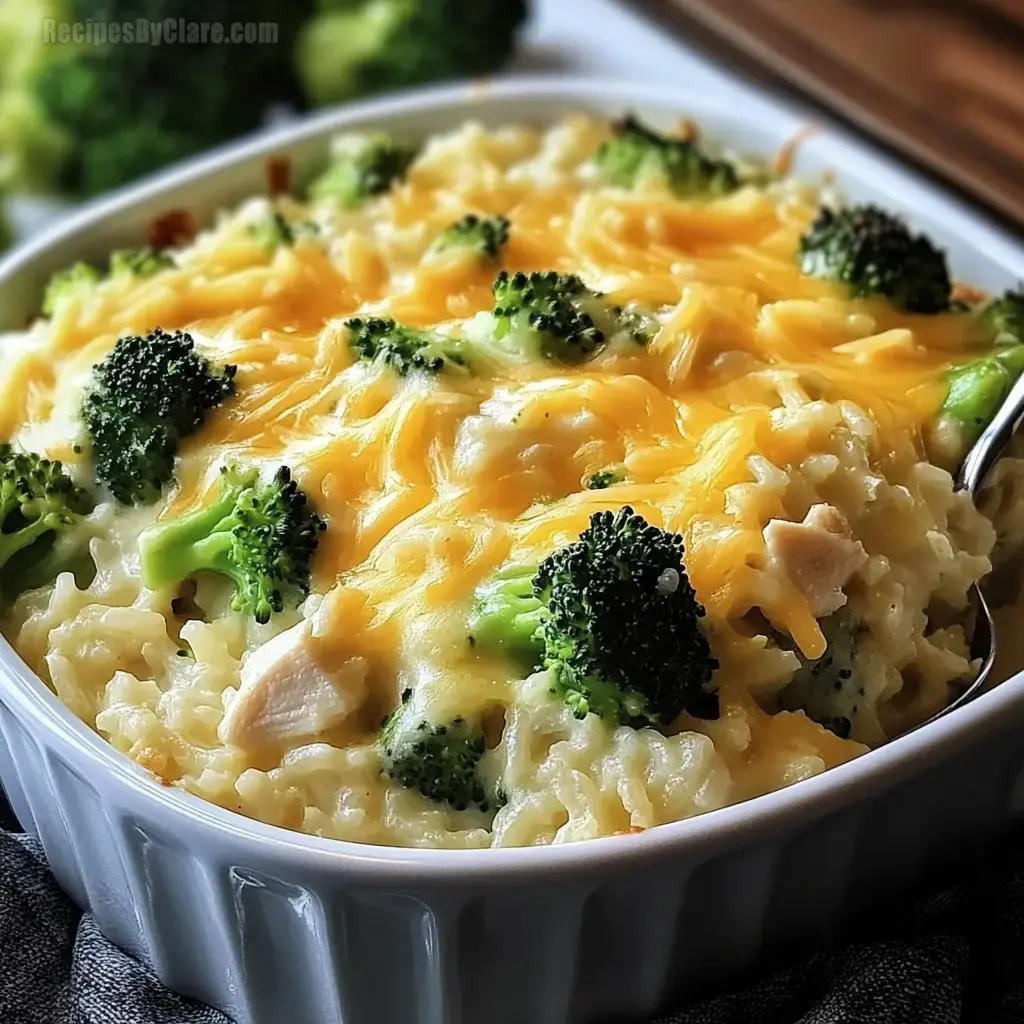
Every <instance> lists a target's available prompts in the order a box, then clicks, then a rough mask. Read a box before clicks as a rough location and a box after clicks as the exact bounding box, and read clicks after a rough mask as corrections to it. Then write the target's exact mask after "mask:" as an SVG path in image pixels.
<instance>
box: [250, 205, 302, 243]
mask: <svg viewBox="0 0 1024 1024" xmlns="http://www.w3.org/2000/svg"><path fill="white" fill-rule="evenodd" d="M249 234H250V235H252V237H253V239H254V240H255V241H257V242H259V243H260V245H265V246H267V248H269V249H276V248H277V247H278V246H279V245H292V244H293V243H294V242H295V232H294V231H293V230H292V226H291V224H289V223H288V221H286V220H285V219H284V217H282V216H281V214H280V213H278V212H277V211H276V210H275V211H274V213H273V214H271V216H270V217H268V218H267V219H266V220H263V221H260V223H259V224H253V225H251V226H250V228H249Z"/></svg>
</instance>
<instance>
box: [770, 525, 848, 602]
mask: <svg viewBox="0 0 1024 1024" xmlns="http://www.w3.org/2000/svg"><path fill="white" fill-rule="evenodd" d="M764 542H765V545H766V547H767V550H768V564H769V566H770V567H776V568H778V569H779V570H780V571H781V572H783V573H785V575H786V576H788V577H789V579H790V580H791V581H792V582H793V584H794V585H795V586H796V587H797V589H798V590H799V591H800V592H801V593H802V594H803V595H804V597H805V598H806V599H807V603H808V605H809V606H810V609H811V614H812V615H813V616H814V617H815V618H816V619H821V618H824V617H825V616H826V615H831V614H832V613H833V612H835V611H838V610H839V609H840V608H842V607H843V605H844V604H846V594H844V593H843V587H845V586H846V584H847V583H848V582H849V579H850V577H851V576H852V575H853V574H854V573H855V572H856V571H857V570H858V569H860V568H861V566H862V565H863V564H864V563H865V562H866V561H867V558H868V555H867V552H866V551H865V550H864V546H863V545H862V544H861V542H860V541H859V540H854V539H853V535H852V532H851V530H850V524H849V523H848V522H847V521H846V518H845V517H844V516H843V514H842V512H840V511H839V509H837V508H835V507H834V506H833V505H812V506H811V508H810V510H809V511H808V513H807V515H806V516H804V521H803V522H802V523H791V522H788V521H787V520H785V519H773V520H772V521H771V522H770V523H769V524H768V525H767V526H766V527H765V528H764Z"/></svg>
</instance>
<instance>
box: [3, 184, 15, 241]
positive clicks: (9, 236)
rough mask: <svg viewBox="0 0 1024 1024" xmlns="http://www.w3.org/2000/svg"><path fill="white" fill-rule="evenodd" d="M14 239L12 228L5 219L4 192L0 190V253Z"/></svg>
mask: <svg viewBox="0 0 1024 1024" xmlns="http://www.w3.org/2000/svg"><path fill="white" fill-rule="evenodd" d="M13 241H14V230H13V229H12V228H11V225H10V223H9V222H8V220H7V212H6V210H4V194H3V192H0V253H2V252H3V251H4V249H6V248H7V247H8V246H9V245H10V244H11V243H12V242H13Z"/></svg>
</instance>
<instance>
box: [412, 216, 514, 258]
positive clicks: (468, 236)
mask: <svg viewBox="0 0 1024 1024" xmlns="http://www.w3.org/2000/svg"><path fill="white" fill-rule="evenodd" d="M508 229H509V220H508V218H507V217H502V216H500V215H499V216H497V217H478V216H477V215H476V214H475V213H467V214H466V216H465V217H463V218H462V220H459V221H456V222H455V223H454V224H452V225H451V226H450V227H447V228H445V230H444V231H442V232H441V234H440V235H438V236H437V238H436V239H435V240H434V244H433V245H432V246H431V247H430V251H431V252H432V253H442V252H448V251H450V250H451V249H461V250H463V251H467V252H473V253H475V254H476V255H478V256H479V257H480V258H481V259H485V260H493V259H497V258H498V254H499V253H500V252H501V249H502V247H503V246H504V245H505V243H506V242H507V241H508Z"/></svg>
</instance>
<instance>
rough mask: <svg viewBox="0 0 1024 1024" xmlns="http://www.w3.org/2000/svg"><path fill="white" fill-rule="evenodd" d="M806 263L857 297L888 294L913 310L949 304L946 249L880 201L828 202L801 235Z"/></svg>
mask: <svg viewBox="0 0 1024 1024" xmlns="http://www.w3.org/2000/svg"><path fill="white" fill-rule="evenodd" d="M800 267H801V270H803V272H804V273H805V274H809V275H811V276H812V277H820V278H823V279H825V280H829V281H836V282H838V283H839V284H843V285H846V287H847V288H848V289H849V291H850V294H851V295H852V296H854V297H856V298H865V297H869V296H873V295H881V296H885V297H886V298H888V299H889V301H890V302H892V304H893V305H894V306H897V307H898V308H900V309H905V310H907V311H908V312H911V313H941V312H943V311H944V310H946V309H948V308H949V298H950V281H949V271H948V269H947V267H946V256H945V253H943V252H942V251H941V250H940V249H937V248H936V247H935V246H934V245H932V243H931V242H930V241H929V240H928V239H927V238H926V237H925V236H924V235H913V234H911V232H910V230H909V229H908V228H907V225H906V224H905V223H904V222H903V221H902V220H900V219H899V218H898V217H894V216H892V214H889V213H886V212H885V211H884V210H880V209H879V208H878V207H877V206H850V207H846V208H844V209H842V210H838V211H833V210H829V209H827V208H822V210H821V211H820V212H819V213H818V216H817V218H816V219H815V221H814V223H813V224H811V226H810V228H809V229H808V230H807V232H806V233H805V234H804V236H803V238H801V240H800Z"/></svg>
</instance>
